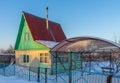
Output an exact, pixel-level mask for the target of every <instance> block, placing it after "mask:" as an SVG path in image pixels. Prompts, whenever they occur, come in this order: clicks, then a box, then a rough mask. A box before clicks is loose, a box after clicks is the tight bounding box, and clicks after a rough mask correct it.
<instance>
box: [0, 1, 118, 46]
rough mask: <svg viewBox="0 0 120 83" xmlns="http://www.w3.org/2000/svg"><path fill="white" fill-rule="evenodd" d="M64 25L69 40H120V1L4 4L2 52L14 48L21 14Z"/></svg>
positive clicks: (0, 18)
mask: <svg viewBox="0 0 120 83" xmlns="http://www.w3.org/2000/svg"><path fill="white" fill-rule="evenodd" d="M46 6H48V7H49V20H52V21H55V22H58V23H60V24H61V26H62V28H63V30H64V32H65V34H66V36H67V38H71V37H78V36H96V37H100V38H104V39H108V40H114V37H115V36H116V37H117V38H118V39H119V38H120V0H1V1H0V48H8V46H9V45H10V44H12V45H13V46H14V44H15V41H16V37H17V32H18V28H19V24H20V19H21V14H22V11H26V12H28V13H32V14H34V15H37V16H40V17H43V18H45V17H46V10H45V8H46Z"/></svg>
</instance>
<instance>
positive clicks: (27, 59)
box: [23, 54, 29, 63]
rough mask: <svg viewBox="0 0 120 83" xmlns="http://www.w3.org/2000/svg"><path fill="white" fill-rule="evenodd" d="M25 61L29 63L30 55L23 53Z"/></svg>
mask: <svg viewBox="0 0 120 83" xmlns="http://www.w3.org/2000/svg"><path fill="white" fill-rule="evenodd" d="M23 62H24V63H28V62H29V55H25V54H24V55H23Z"/></svg>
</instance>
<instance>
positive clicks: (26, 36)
mask: <svg viewBox="0 0 120 83" xmlns="http://www.w3.org/2000/svg"><path fill="white" fill-rule="evenodd" d="M28 40H29V33H27V32H26V33H25V41H28Z"/></svg>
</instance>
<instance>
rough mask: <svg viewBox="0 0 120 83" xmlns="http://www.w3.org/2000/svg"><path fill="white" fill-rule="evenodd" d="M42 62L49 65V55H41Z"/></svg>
mask: <svg viewBox="0 0 120 83" xmlns="http://www.w3.org/2000/svg"><path fill="white" fill-rule="evenodd" d="M40 62H41V63H49V54H48V53H40Z"/></svg>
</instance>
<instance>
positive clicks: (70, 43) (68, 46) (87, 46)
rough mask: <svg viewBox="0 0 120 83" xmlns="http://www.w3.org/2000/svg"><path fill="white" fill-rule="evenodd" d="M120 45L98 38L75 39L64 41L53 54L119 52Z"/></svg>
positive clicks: (53, 50) (56, 47) (52, 50)
mask: <svg viewBox="0 0 120 83" xmlns="http://www.w3.org/2000/svg"><path fill="white" fill-rule="evenodd" d="M119 49H120V44H118V43H115V42H112V41H109V40H106V39H102V38H97V37H87V36H85V37H75V38H70V39H66V40H64V41H62V42H61V43H59V44H57V45H56V46H55V47H54V48H52V49H51V52H55V51H57V52H60V51H62V52H69V51H71V52H78V51H81V50H86V51H88V50H119Z"/></svg>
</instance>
